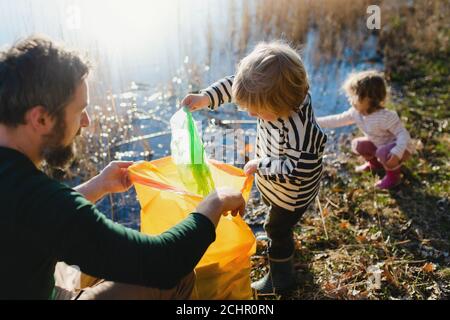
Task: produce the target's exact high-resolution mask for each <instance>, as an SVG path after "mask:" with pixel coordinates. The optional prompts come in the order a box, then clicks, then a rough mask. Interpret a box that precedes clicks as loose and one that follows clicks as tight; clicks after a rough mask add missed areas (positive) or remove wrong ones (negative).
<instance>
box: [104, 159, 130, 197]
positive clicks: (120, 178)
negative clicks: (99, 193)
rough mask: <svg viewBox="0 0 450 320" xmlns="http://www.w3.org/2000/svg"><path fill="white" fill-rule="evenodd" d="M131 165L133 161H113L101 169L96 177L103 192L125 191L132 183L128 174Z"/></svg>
mask: <svg viewBox="0 0 450 320" xmlns="http://www.w3.org/2000/svg"><path fill="white" fill-rule="evenodd" d="M131 165H133V162H122V161H114V162H111V163H110V164H109V165H108V166H107V167H106V168H105V169H103V171H102V172H101V173H100V174H99V175H98V177H97V178H98V181H99V184H100V187H101V188H102V189H103V191H104V193H105V194H109V193H121V192H126V191H128V190H129V189H130V188H131V186H132V185H133V184H132V182H131V180H130V176H129V175H128V167H130V166H131Z"/></svg>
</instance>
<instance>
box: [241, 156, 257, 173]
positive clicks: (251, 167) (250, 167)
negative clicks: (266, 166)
mask: <svg viewBox="0 0 450 320" xmlns="http://www.w3.org/2000/svg"><path fill="white" fill-rule="evenodd" d="M259 162H260V160H259V159H255V160H251V161H249V162H247V164H246V165H245V167H244V173H245V174H246V175H247V176H251V175H254V174H255V173H256V171H258V166H259Z"/></svg>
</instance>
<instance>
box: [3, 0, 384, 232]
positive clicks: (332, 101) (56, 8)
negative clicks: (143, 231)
mask: <svg viewBox="0 0 450 320" xmlns="http://www.w3.org/2000/svg"><path fill="white" fill-rule="evenodd" d="M243 1H244V0H234V1H222V2H218V1H214V2H212V1H207V0H189V1H186V0H177V1H174V0H171V1H149V0H128V1H123V0H108V1H105V0H15V1H9V0H0V30H1V31H0V48H1V47H6V46H7V45H9V44H11V43H13V42H15V41H16V40H17V39H19V38H23V37H25V36H27V35H29V34H32V33H45V34H48V35H49V36H51V37H52V38H54V39H56V40H59V41H63V42H65V43H66V44H68V45H69V46H71V47H74V48H77V49H78V50H79V51H81V52H87V53H88V56H89V58H90V60H92V61H93V62H94V64H95V70H94V72H93V75H92V76H91V79H90V81H91V87H93V88H94V90H92V94H93V97H91V100H92V101H94V105H92V106H91V107H90V110H89V111H90V113H95V112H96V111H97V110H96V106H95V102H96V101H103V100H105V97H106V98H107V100H108V101H114V103H115V105H116V106H117V109H118V112H119V113H121V114H126V113H127V112H128V113H130V114H131V116H130V119H131V120H130V121H131V125H132V127H133V136H132V137H128V138H127V139H119V138H117V139H116V140H115V141H114V143H112V146H111V148H109V150H108V153H110V154H112V158H113V159H122V160H142V159H145V160H149V159H152V158H153V159H155V158H160V157H164V156H167V155H169V150H170V139H171V136H170V132H169V120H170V117H171V116H172V115H173V114H174V113H175V112H176V110H177V104H178V103H179V101H180V100H181V99H182V97H183V96H184V95H185V94H186V93H187V92H189V91H191V90H198V89H200V88H202V87H205V86H207V85H208V84H210V83H212V82H214V81H215V80H218V79H219V78H221V77H223V76H227V75H231V74H234V72H235V66H236V64H237V63H238V61H239V59H240V58H241V56H242V53H240V50H239V49H240V48H237V47H235V44H236V43H237V42H238V41H236V39H238V38H231V39H230V37H239V30H240V27H241V26H240V20H239V17H240V16H241V14H242V10H243V7H242V4H243ZM262 38H264V37H263V36H258V34H257V32H253V33H252V36H251V37H249V40H248V43H247V45H248V46H247V48H246V49H245V51H247V52H248V51H250V50H251V49H252V46H253V45H254V44H255V43H257V42H258V41H259V40H260V39H262ZM306 39H307V42H306V43H305V44H304V49H303V60H304V62H305V65H306V68H307V71H308V74H309V77H310V82H311V94H312V98H313V105H314V109H315V112H316V115H317V116H323V115H327V114H332V113H338V112H342V111H344V110H346V109H347V108H348V107H349V106H348V103H347V101H346V98H345V96H344V95H343V93H342V92H341V91H340V86H341V84H342V83H343V81H344V80H345V78H346V77H347V76H348V74H349V73H350V72H352V71H357V70H364V69H368V68H376V69H382V67H383V66H382V64H381V63H379V62H377V63H371V62H368V61H369V60H371V59H372V58H373V57H376V38H374V37H368V40H367V41H366V43H365V44H364V46H363V49H362V50H361V52H359V55H358V59H357V60H354V59H349V58H348V57H350V56H351V54H352V52H351V50H350V49H347V50H346V52H345V55H344V59H343V60H339V61H331V62H327V63H326V64H321V65H319V66H315V64H314V61H315V58H316V56H317V54H318V52H317V50H316V49H315V46H316V43H315V41H316V39H317V36H316V34H315V32H314V31H310V32H309V33H308V36H307V37H306ZM243 53H245V52H243ZM345 57H347V58H345ZM195 119H196V120H197V121H200V122H201V124H203V127H204V128H209V129H207V130H205V131H204V132H205V133H206V134H208V132H209V133H210V132H211V130H215V129H217V128H219V127H220V128H224V127H225V128H229V129H242V130H243V131H244V132H247V133H249V134H248V136H249V139H250V140H249V141H247V143H249V144H252V141H253V140H252V139H253V138H254V135H252V134H251V132H252V130H253V131H254V129H255V123H254V122H252V120H254V119H252V118H250V117H249V116H248V115H247V114H246V113H243V112H238V111H237V109H236V107H235V106H233V105H226V106H224V107H223V108H222V109H221V111H220V112H218V113H211V112H208V111H202V112H199V113H196V114H195ZM214 121H215V122H214ZM214 123H215V124H216V126H214V125H212V124H214ZM105 139H106V140H108V139H110V137H107V138H105ZM108 143H111V141H110V140H109V141H108ZM146 145H147V146H149V147H150V148H151V153H150V152H149V150H148V147H147V148H146ZM94 157H95V158H99V159H101V158H102V157H103V158H104V155H102V154H98V155H94ZM91 159H92V157H91ZM219 160H226V161H229V162H233V160H236V159H235V157H234V155H232V156H231V157H230V156H229V154H228V153H227V152H225V159H223V158H222V159H219ZM112 198H113V199H112V200H113V202H114V203H116V204H115V205H113V206H111V199H110V198H106V199H104V200H103V201H102V202H100V203H99V207H100V209H102V210H103V211H104V212H107V213H108V215H109V216H113V217H114V219H115V220H118V221H120V222H122V223H124V224H126V225H128V226H131V227H135V228H137V227H138V224H139V208H138V206H137V203H136V201H135V195H134V193H133V192H130V193H127V194H125V195H114V196H113V197H112Z"/></svg>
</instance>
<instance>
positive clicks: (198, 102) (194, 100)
mask: <svg viewBox="0 0 450 320" xmlns="http://www.w3.org/2000/svg"><path fill="white" fill-rule="evenodd" d="M209 105H210V101H209V97H208V96H207V95H206V94H188V95H187V96H186V97H185V98H184V99H183V101H181V106H182V107H183V106H187V107H188V108H189V110H190V111H191V112H192V111H197V110H200V109H203V108H206V107H208V106H209Z"/></svg>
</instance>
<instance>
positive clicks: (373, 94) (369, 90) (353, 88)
mask: <svg viewBox="0 0 450 320" xmlns="http://www.w3.org/2000/svg"><path fill="white" fill-rule="evenodd" d="M342 88H343V89H344V91H345V92H346V94H347V95H348V96H350V97H352V96H353V97H357V98H358V99H359V100H360V101H362V100H363V99H365V98H367V99H369V109H368V110H367V113H368V114H371V113H374V112H375V111H377V110H380V109H383V108H384V105H383V104H384V102H385V100H386V98H387V94H388V89H387V84H386V80H385V79H384V75H383V73H381V72H378V71H375V70H368V71H363V72H358V73H353V74H351V75H350V76H349V77H348V79H347V80H346V81H345V83H344V85H343V87H342Z"/></svg>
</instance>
